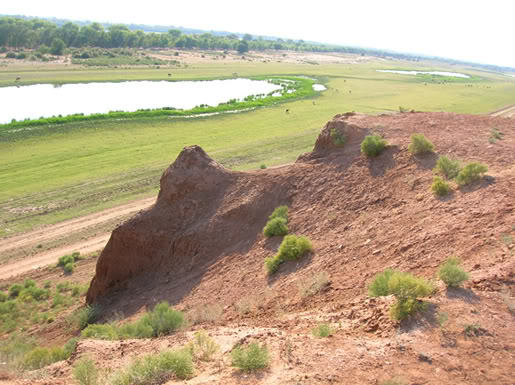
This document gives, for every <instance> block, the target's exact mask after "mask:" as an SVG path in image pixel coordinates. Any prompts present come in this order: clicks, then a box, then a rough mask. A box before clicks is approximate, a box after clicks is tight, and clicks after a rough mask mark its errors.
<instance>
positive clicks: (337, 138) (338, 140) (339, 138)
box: [331, 128, 347, 147]
mask: <svg viewBox="0 0 515 385" xmlns="http://www.w3.org/2000/svg"><path fill="white" fill-rule="evenodd" d="M331 138H332V139H333V143H334V144H335V145H336V146H339V147H341V146H343V145H345V142H346V141H347V138H346V137H345V135H343V134H342V133H341V132H340V131H339V130H338V129H336V128H331Z"/></svg>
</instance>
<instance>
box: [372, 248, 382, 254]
mask: <svg viewBox="0 0 515 385" xmlns="http://www.w3.org/2000/svg"><path fill="white" fill-rule="evenodd" d="M380 252H381V250H379V249H377V250H374V251H373V252H372V254H374V255H377V254H379V253H380Z"/></svg>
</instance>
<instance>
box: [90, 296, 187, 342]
mask: <svg viewBox="0 0 515 385" xmlns="http://www.w3.org/2000/svg"><path fill="white" fill-rule="evenodd" d="M184 324H185V317H184V314H183V313H182V312H180V311H178V310H175V309H173V308H171V307H170V305H169V304H168V303H167V302H161V303H160V304H158V305H156V306H155V307H154V309H153V310H152V311H151V312H149V313H146V314H145V315H143V317H141V318H140V319H139V320H137V321H135V322H129V323H126V324H123V325H117V324H115V323H111V324H102V325H99V324H90V325H88V326H87V327H86V328H85V329H84V330H83V331H82V336H83V337H85V338H96V339H104V340H116V339H124V338H151V337H158V336H163V335H167V334H171V333H173V332H175V331H176V330H178V329H179V328H180V327H182V326H183V325H184Z"/></svg>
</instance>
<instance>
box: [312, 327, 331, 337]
mask: <svg viewBox="0 0 515 385" xmlns="http://www.w3.org/2000/svg"><path fill="white" fill-rule="evenodd" d="M333 332H334V330H333V329H332V328H331V326H329V325H328V324H320V325H318V326H316V327H314V328H313V329H311V334H313V335H314V336H315V337H318V338H326V337H329V336H330V335H332V334H333Z"/></svg>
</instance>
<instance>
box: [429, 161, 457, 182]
mask: <svg viewBox="0 0 515 385" xmlns="http://www.w3.org/2000/svg"><path fill="white" fill-rule="evenodd" d="M460 170H461V164H460V161H459V160H456V159H451V158H449V157H447V156H445V155H442V156H440V157H439V158H438V160H437V161H436V166H435V169H434V171H435V172H437V173H439V174H442V175H443V176H445V177H446V178H447V179H454V178H455V177H456V176H457V175H458V173H459V172H460Z"/></svg>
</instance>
